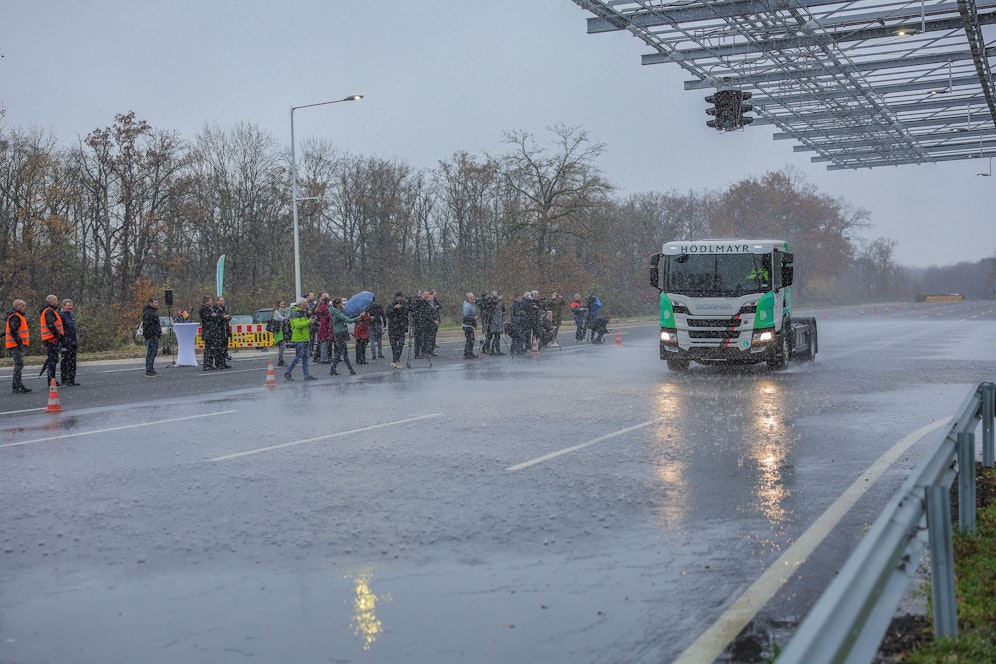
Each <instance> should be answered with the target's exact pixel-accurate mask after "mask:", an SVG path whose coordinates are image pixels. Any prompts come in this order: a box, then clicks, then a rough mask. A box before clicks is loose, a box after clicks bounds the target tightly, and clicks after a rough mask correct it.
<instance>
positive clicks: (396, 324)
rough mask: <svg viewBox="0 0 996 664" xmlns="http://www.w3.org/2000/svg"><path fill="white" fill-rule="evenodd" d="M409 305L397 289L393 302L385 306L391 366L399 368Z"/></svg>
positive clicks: (406, 331)
mask: <svg viewBox="0 0 996 664" xmlns="http://www.w3.org/2000/svg"><path fill="white" fill-rule="evenodd" d="M409 311H410V307H409V304H408V302H407V301H406V300H405V294H404V293H402V292H401V291H397V292H396V293H395V294H394V302H392V303H391V304H390V306H388V307H387V311H386V312H385V313H384V317H385V318H386V319H387V339H388V341H389V342H390V343H391V366H392V367H394V368H395V369H400V368H401V351H402V350H404V348H405V335H406V334H407V333H408V312H409Z"/></svg>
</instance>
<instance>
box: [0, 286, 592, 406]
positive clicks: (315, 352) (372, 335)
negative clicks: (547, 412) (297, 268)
mask: <svg viewBox="0 0 996 664" xmlns="http://www.w3.org/2000/svg"><path fill="white" fill-rule="evenodd" d="M169 294H170V293H169V292H167V296H168V295H169ZM167 299H168V298H167ZM73 306H74V305H73V301H72V300H68V299H66V300H63V301H62V303H61V306H60V303H59V298H58V297H56V296H55V295H49V296H48V297H47V298H46V299H45V305H44V306H43V307H42V308H41V310H40V312H39V325H40V329H41V341H42V343H43V344H44V345H45V349H46V353H47V355H46V360H45V364H44V365H43V366H42V370H41V373H40V374H39V375H41V374H44V373H47V376H48V380H49V381H52V380H56V371H59V373H60V376H59V380H57V381H56V385H58V386H63V385H67V386H75V385H79V383H78V382H76V359H77V357H76V356H77V350H78V347H79V341H78V337H77V332H76V320H75V317H74V315H73ZM601 307H602V304H601V302H600V301H599V299H598V298H597V297H596V296H595V295H589V296H588V298H587V299H584V300H583V299H582V298H581V294H580V293H578V294H575V296H574V299H573V300H571V301H570V302H569V303H568V302H566V300H565V299H564V298H563V297H561V296H560V294H559V293H558V292H557V291H552V292H551V293H550V296H549V297H545V298H544V297H540V294H539V292H538V291H535V290H532V291H526V292H524V293H522V294H521V295H520V294H516V295H514V296H513V298H512V301H511V302H510V303H506V301H505V297H504V296H503V295H502V294H500V293H499V292H498V291H494V290H493V291H491V292H490V293H481V294H480V295H475V294H474V293H467V295H466V297H465V299H464V302H463V303H462V306H461V310H460V313H461V326H462V329H463V333H464V339H465V343H464V352H463V357H464V358H466V359H474V358H477V357H478V353H475V349H476V345H477V330H478V329H480V331H481V346H480V351H479V352H480V353H483V354H485V355H506V354H508V355H523V354H525V353H526V352H528V350H530V349H531V348H532V347H533V346H535V347H536V348H537V349H539V348H546V347H548V346H551V345H554V346H556V345H558V344H557V335H558V333H559V331H560V326H561V323H562V322H563V317H564V314H565V310H570V312H571V314H572V315H573V317H574V324H575V326H576V331H575V342H576V343H584V342H585V336H586V333H587V332H590V334H591V338H590V341H591V343H602V338H603V336H604V335H605V334H606V332H607V331H608V323H609V320H610V318H609V317H608V316H604V315H601ZM442 311H443V305H442V303H441V302H440V301H439V296H438V293H437V292H436V291H435V290H418V291H417V292H416V293H415V294H414V295H410V296H406V295H405V294H404V293H403V292H402V291H397V292H395V294H394V297H393V298H392V300H391V301H390V302H387V303H386V304H384V303H381V302H379V301H377V298H376V297H372V298H371V301H370V303H369V304H368V305H367V306H366V307H364V308H363V310H362V311H360V312H359V313H358V314H357V315H355V316H348V315H347V314H346V312H345V303H344V302H343V300H342V298H333V297H330V296H329V294H328V293H321V295H320V296H317V297H316V296H315V293H314V292H309V293H308V294H307V295H305V296H304V297H301V298H299V299H298V300H297V301H295V302H294V303H293V304H291V306H290V307H288V306H287V301H286V300H278V301H277V302H275V303H274V306H273V313H272V317H271V319H270V321H269V322H268V323H267V330H268V331H270V332H271V333H272V334H273V338H274V346H276V348H277V366H279V367H283V368H284V378H285V379H286V380H293V379H294V377H293V371H294V368H295V367H296V366H297V365H299V364H300V365H301V369H302V372H303V375H304V378H305V380H314V378H315V377H314V376H313V375H312V373H311V365H312V363H313V362H314V363H318V364H329V365H331V366H330V369H329V374H330V375H333V376H335V375H338V374H339V372H338V371H337V368H338V366H339V364H340V363H342V364H344V365H345V367H346V369H348V371H349V373H350V375H353V374H355V373H356V370H355V369H354V368H353V364H352V362H351V361H350V357H349V350H348V342H349V340H350V331H349V325H350V324H352V325H353V326H354V327H353V332H352V337H353V338H354V339H355V345H354V358H353V359H354V361H355V362H356V364H367V356H368V354H369V359H370V360H378V359H385V355H384V339H383V337H384V333H385V332H386V333H387V340H388V346H389V350H390V354H391V358H390V359H391V366H392V367H394V368H396V369H400V368H401V356H402V352H403V350H404V347H405V343H406V340H407V339H408V338H409V336H410V338H411V351H412V352H413V354H414V356H415V357H416V358H425V359H431V358H433V357H435V356H436V350H437V334H438V332H439V326H440V322H441V320H442ZM199 317H200V323H201V337H202V339H203V341H204V356H203V370H204V371H216V370H222V369H230V368H231V365H230V364H229V363H228V360H230V359H231V356H230V355H229V354H228V340H229V335H230V333H231V332H230V327H229V321H230V320H231V318H232V317H231V315H230V314H229V313H228V309H227V307H226V306H225V298H224V297H221V296H219V297H217V298H214V297H212V296H210V295H205V296H204V297H203V298H202V302H201V307H200V311H199ZM5 332H6V334H5V343H6V348H7V350H8V352H9V353H10V354H11V356H12V358H13V360H14V374H13V391H14V393H15V394H23V393H27V392H30V391H31V389H30V388H28V387H27V386H25V385H24V382H23V380H22V373H23V368H24V354H25V349H26V348H27V347H28V345H29V343H30V331H29V329H28V320H27V304H26V302H25V301H24V300H21V299H17V300H14V302H13V306H12V308H11V310H10V311H9V312H8V313H7V317H6V327H5ZM141 336H142V337H143V338H144V340H145V347H146V355H145V375H146V376H149V377H156V376H159V375H160V374H159V372H158V371H156V368H155V360H156V356H157V355H158V353H159V340H160V338H161V336H162V325H161V323H160V316H159V300H158V298H156V297H151V298H149V300H148V303H147V304H146V305H145V307H144V309H143V310H142V324H141ZM502 336H504V337H505V343H506V346H505V348H506V350H507V353H506V352H504V351H502ZM288 349H293V351H292V352H293V355H294V356H293V359H291V360H290V362H287V361H286V358H285V354H286V353H287V352H288Z"/></svg>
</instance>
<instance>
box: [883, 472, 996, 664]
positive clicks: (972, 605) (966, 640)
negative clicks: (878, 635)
mask: <svg viewBox="0 0 996 664" xmlns="http://www.w3.org/2000/svg"><path fill="white" fill-rule="evenodd" d="M977 492H978V496H979V509H978V513H977V515H976V517H977V522H976V532H977V534H976V535H975V536H974V537H969V536H963V535H959V534H956V535H955V537H954V558H955V585H956V593H957V606H958V638H957V639H955V640H950V639H946V640H940V641H935V640H934V635H933V627H932V625H930V623H929V621H925V625H924V629H923V630H922V631H921V633H920V635H919V636H920V638H918V639H916V641H917V645H916V646H915V647H913V648H912V649H911V650H910V651H909V652H907V653H905V657H904V658H903V659H901V660H898V661H905V662H910V663H911V664H935V663H937V662H944V663H951V662H957V663H958V664H992V662H996V471H994V469H992V468H980V472H979V476H978V485H977ZM955 530H956V531H957V525H956V528H955Z"/></svg>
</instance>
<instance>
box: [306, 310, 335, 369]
mask: <svg viewBox="0 0 996 664" xmlns="http://www.w3.org/2000/svg"><path fill="white" fill-rule="evenodd" d="M331 302H332V298H331V296H329V294H328V293H322V294H321V296H320V297H319V300H318V306H317V307H315V311H314V313H312V316H314V317H315V319H317V320H318V330H317V335H318V353H317V362H318V363H319V364H328V363H330V362H331V360H330V359H329V345H330V344H332V342H333V340H334V336H335V332H334V330H333V329H332V305H331V304H330V303H331ZM311 360H312V361H313V362H314V361H316V357H312V358H311Z"/></svg>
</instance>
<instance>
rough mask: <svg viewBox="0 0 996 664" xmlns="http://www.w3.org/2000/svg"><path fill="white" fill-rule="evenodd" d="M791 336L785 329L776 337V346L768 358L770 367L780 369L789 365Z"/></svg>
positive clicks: (774, 369)
mask: <svg viewBox="0 0 996 664" xmlns="http://www.w3.org/2000/svg"><path fill="white" fill-rule="evenodd" d="M789 353H791V349H790V348H789V338H788V335H787V334H785V332H784V331H782V332H780V333H779V334H778V335H777V336H776V337H775V347H774V348H772V349H771V356H770V357H769V358H768V368H769V369H771V370H772V371H780V370H782V369H784V368H785V367H787V366H788V360H789Z"/></svg>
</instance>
